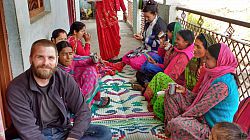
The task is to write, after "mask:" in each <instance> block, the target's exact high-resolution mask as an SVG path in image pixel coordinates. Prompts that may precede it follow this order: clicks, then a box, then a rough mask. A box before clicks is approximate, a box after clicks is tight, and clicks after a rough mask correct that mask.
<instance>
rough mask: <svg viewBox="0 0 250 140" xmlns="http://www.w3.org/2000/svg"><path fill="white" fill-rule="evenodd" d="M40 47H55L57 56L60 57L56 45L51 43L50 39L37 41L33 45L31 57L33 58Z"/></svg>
mask: <svg viewBox="0 0 250 140" xmlns="http://www.w3.org/2000/svg"><path fill="white" fill-rule="evenodd" d="M38 46H43V47H53V48H54V49H55V52H56V55H58V53H57V49H56V45H55V44H54V43H53V42H52V41H50V40H48V39H39V40H37V41H35V42H34V43H33V44H32V46H31V51H30V56H33V53H34V51H35V48H36V47H38Z"/></svg>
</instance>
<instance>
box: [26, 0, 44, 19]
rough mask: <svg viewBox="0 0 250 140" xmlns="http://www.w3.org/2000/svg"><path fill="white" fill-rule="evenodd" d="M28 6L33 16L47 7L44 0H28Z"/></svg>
mask: <svg viewBox="0 0 250 140" xmlns="http://www.w3.org/2000/svg"><path fill="white" fill-rule="evenodd" d="M28 7H29V14H30V17H31V18H33V17H35V16H37V15H39V14H40V13H42V12H44V9H45V8H44V2H43V0H28Z"/></svg>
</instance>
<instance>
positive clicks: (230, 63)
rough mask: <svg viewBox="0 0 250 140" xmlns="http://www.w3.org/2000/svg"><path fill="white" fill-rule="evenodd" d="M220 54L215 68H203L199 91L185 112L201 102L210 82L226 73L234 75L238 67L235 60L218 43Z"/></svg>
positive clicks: (229, 52)
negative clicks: (203, 72) (203, 73)
mask: <svg viewBox="0 0 250 140" xmlns="http://www.w3.org/2000/svg"><path fill="white" fill-rule="evenodd" d="M220 44H221V47H220V52H219V56H218V60H217V66H216V67H215V68H212V69H208V68H205V75H204V79H203V81H202V83H201V85H202V86H201V87H200V89H199V92H198V94H197V96H196V98H195V100H194V102H193V103H192V105H191V106H189V107H188V109H187V111H188V110H189V109H191V108H192V107H193V106H194V105H195V104H196V103H197V102H199V101H200V100H201V98H202V97H203V95H204V93H205V92H206V91H207V90H208V88H209V87H210V86H211V84H212V82H213V81H214V80H215V79H217V78H219V77H221V76H223V75H225V74H227V73H233V74H235V73H236V68H237V66H238V62H237V59H236V58H235V56H234V55H233V53H232V51H231V50H230V49H229V47H228V46H227V45H226V44H224V43H220Z"/></svg>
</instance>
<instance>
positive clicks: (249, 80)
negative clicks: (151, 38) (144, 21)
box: [176, 7, 250, 100]
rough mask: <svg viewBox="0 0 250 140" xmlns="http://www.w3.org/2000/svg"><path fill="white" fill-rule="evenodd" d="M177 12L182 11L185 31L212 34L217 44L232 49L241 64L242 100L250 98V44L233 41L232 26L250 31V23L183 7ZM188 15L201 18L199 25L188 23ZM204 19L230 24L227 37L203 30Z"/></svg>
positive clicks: (181, 17)
mask: <svg viewBox="0 0 250 140" xmlns="http://www.w3.org/2000/svg"><path fill="white" fill-rule="evenodd" d="M176 10H177V11H178V10H179V11H182V13H181V16H180V17H177V20H178V21H179V22H180V23H181V24H182V25H183V27H184V28H185V29H190V30H192V31H193V32H194V33H195V35H198V34H199V33H207V34H210V35H212V36H213V37H214V38H216V40H217V42H223V43H225V44H227V45H228V46H229V47H230V49H231V50H232V52H233V53H234V54H235V56H236V57H237V60H238V63H239V66H238V67H237V71H236V73H237V75H238V78H239V84H240V87H239V92H240V100H243V99H244V98H246V97H248V96H250V44H248V43H245V42H244V41H240V40H236V39H233V34H234V32H235V29H234V28H233V26H232V25H236V26H242V27H244V28H247V29H250V23H247V22H243V21H238V20H234V19H230V18H225V17H220V16H216V15H212V14H208V13H204V12H199V11H195V10H190V9H187V8H183V7H176ZM186 13H192V14H195V15H198V16H200V17H199V19H198V20H197V24H193V23H190V22H188V21H187V14H186ZM204 18H209V19H213V20H216V22H224V23H228V27H227V29H226V31H225V33H227V35H224V34H221V33H217V32H215V31H211V30H209V29H205V28H203V27H202V25H203V24H204Z"/></svg>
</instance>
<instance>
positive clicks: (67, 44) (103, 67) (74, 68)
mask: <svg viewBox="0 0 250 140" xmlns="http://www.w3.org/2000/svg"><path fill="white" fill-rule="evenodd" d="M83 39H84V40H85V44H84V45H83V43H82V42H83V41H82V40H83ZM90 39H91V36H90V34H88V33H87V32H86V26H85V24H84V23H82V22H78V21H76V22H74V23H73V24H72V25H71V26H70V31H69V33H68V34H67V33H66V31H65V30H63V29H56V30H54V31H53V32H52V37H51V40H52V41H53V42H54V43H55V44H56V47H57V50H58V55H59V62H58V68H60V69H61V70H63V71H65V72H67V73H69V74H71V75H72V76H73V77H74V79H75V80H76V82H77V84H78V86H79V87H80V89H81V91H82V94H83V95H84V97H85V98H86V99H87V103H89V106H91V105H93V104H94V105H96V106H97V107H105V106H107V105H108V104H109V102H110V98H109V97H101V93H100V91H99V80H100V78H102V77H103V76H105V75H114V74H115V72H116V71H121V70H122V68H123V66H124V65H123V63H120V62H118V63H110V62H108V61H104V60H102V59H101V58H98V57H97V58H96V56H94V55H92V54H91V52H90V49H91V45H90ZM95 59H99V60H98V61H96V60H95Z"/></svg>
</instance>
